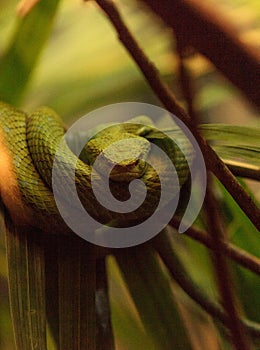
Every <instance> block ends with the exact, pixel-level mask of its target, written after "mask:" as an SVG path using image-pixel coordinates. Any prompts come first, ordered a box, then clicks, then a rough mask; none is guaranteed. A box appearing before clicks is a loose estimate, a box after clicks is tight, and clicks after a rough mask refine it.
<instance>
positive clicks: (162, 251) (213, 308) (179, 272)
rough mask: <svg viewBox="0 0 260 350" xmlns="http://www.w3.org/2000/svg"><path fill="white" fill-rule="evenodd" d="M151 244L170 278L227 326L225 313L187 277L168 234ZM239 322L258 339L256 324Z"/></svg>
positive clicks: (257, 326)
mask: <svg viewBox="0 0 260 350" xmlns="http://www.w3.org/2000/svg"><path fill="white" fill-rule="evenodd" d="M152 244H153V246H154V248H155V250H156V251H157V252H158V254H159V255H160V257H161V259H162V261H163V262H164V264H165V266H166V267H167V269H168V270H169V272H170V274H171V276H172V278H173V279H174V280H175V281H176V282H177V283H178V284H179V285H180V287H181V288H182V289H183V290H184V292H185V293H186V294H187V295H189V297H190V298H191V299H193V300H194V301H195V302H196V303H197V304H198V305H200V306H201V307H202V309H203V310H205V311H206V312H207V313H208V314H209V315H211V316H212V317H213V318H216V319H218V320H219V321H220V322H221V323H223V324H224V325H225V326H227V325H228V319H227V315H226V313H225V312H224V310H223V309H222V307H221V306H220V305H219V304H218V303H216V302H215V301H214V300H212V299H211V298H210V297H209V296H208V295H207V294H205V293H204V291H203V290H202V288H201V287H200V286H199V285H197V284H196V283H195V282H194V281H193V280H192V278H191V277H190V276H189V273H188V271H187V270H186V268H185V266H184V265H183V264H182V262H181V260H180V259H179V257H178V256H177V254H176V253H175V251H174V249H173V246H172V242H171V239H170V237H169V236H168V234H167V233H166V232H165V231H164V232H162V233H161V234H160V235H158V236H156V238H154V239H153V240H152ZM241 322H242V324H243V325H244V327H246V328H247V330H248V332H250V335H251V336H253V337H254V338H257V339H260V326H259V324H258V323H255V322H252V321H249V320H247V319H241Z"/></svg>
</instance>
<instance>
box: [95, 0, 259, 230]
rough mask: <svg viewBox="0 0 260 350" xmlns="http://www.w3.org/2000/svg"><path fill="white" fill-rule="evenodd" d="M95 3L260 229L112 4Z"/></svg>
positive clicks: (247, 201)
mask: <svg viewBox="0 0 260 350" xmlns="http://www.w3.org/2000/svg"><path fill="white" fill-rule="evenodd" d="M96 2H97V3H98V5H99V6H100V7H101V8H102V9H103V11H104V12H105V14H106V15H107V16H108V18H109V19H110V21H111V23H112V24H113V25H114V27H115V29H116V31H117V33H118V36H119V40H120V41H121V42H122V43H123V45H124V46H125V48H126V49H127V50H128V52H129V53H130V55H131V56H132V58H133V59H134V61H135V62H136V64H137V65H138V67H139V69H140V70H141V71H142V73H143V75H144V76H145V78H146V80H147V81H148V83H149V85H150V87H151V88H152V90H153V91H154V93H155V94H156V95H157V97H158V98H159V99H160V101H161V103H162V104H163V105H164V107H165V108H166V109H167V110H168V111H169V112H171V113H173V114H175V115H176V116H177V117H178V118H180V119H181V120H182V121H183V122H184V123H185V124H186V125H187V126H188V127H189V128H190V129H191V131H192V133H193V135H194V137H195V138H196V140H197V142H198V144H199V146H200V148H201V151H202V153H203V155H204V160H205V162H206V164H207V167H208V169H209V170H211V171H212V172H213V173H214V174H215V176H216V177H217V178H218V179H219V180H220V182H222V184H223V185H224V186H225V188H226V189H227V190H228V192H229V193H230V194H231V195H232V197H233V198H234V199H235V201H236V202H237V203H238V205H239V206H240V208H241V209H242V210H243V211H244V212H245V214H246V215H247V216H248V218H249V219H250V220H251V221H252V223H254V225H255V226H256V227H257V228H258V229H260V222H259V215H260V210H259V209H258V208H257V206H256V205H255V203H254V202H253V200H252V199H251V197H250V196H249V195H248V194H247V193H246V192H245V191H244V189H243V188H242V186H240V184H239V183H238V182H237V181H236V178H235V177H234V176H233V175H232V173H231V172H230V170H229V169H228V168H227V167H226V166H225V164H224V163H223V162H222V161H221V160H220V158H219V157H218V156H217V154H216V153H215V152H214V151H213V150H212V149H211V148H210V147H209V146H208V144H207V143H206V141H205V140H204V139H203V138H202V137H201V135H200V134H199V132H198V131H197V130H196V128H193V125H192V124H193V123H192V122H191V120H190V118H189V116H188V114H187V113H186V112H185V110H184V109H183V108H182V107H181V106H180V105H179V103H178V102H177V100H176V98H175V96H174V94H173V93H172V91H171V90H170V88H169V87H168V86H167V85H166V84H165V83H164V82H163V81H162V80H161V78H160V75H159V72H158V70H157V69H156V67H155V66H154V64H153V63H152V62H151V61H150V60H149V59H148V57H146V55H145V54H144V52H143V51H142V49H141V48H140V47H139V45H138V43H137V42H136V40H135V38H134V37H133V36H132V34H131V33H130V31H129V30H128V28H127V26H126V25H125V23H124V21H123V19H122V18H121V15H120V13H119V12H118V10H117V8H116V6H115V5H114V3H113V2H112V1H110V0H96Z"/></svg>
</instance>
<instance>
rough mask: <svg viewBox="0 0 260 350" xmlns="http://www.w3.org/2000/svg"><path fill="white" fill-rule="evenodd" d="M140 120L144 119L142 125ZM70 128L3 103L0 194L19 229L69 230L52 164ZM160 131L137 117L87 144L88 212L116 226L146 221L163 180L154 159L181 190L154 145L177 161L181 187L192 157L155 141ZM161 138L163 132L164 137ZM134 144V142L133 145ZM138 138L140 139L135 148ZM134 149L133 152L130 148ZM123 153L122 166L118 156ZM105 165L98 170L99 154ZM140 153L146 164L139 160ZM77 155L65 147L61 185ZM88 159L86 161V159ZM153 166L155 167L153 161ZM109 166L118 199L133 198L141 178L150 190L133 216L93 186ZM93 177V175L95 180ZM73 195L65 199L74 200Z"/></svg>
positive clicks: (45, 114) (80, 182)
mask: <svg viewBox="0 0 260 350" xmlns="http://www.w3.org/2000/svg"><path fill="white" fill-rule="evenodd" d="M140 121H142V122H143V121H145V122H144V123H143V124H145V125H143V124H140ZM65 130H66V129H65V127H64V125H63V122H62V120H61V119H60V117H59V116H58V115H57V114H56V113H55V112H54V111H52V110H51V109H50V108H47V107H42V108H39V109H38V110H36V111H35V112H33V113H32V114H30V115H28V114H26V113H25V112H23V111H20V110H18V109H16V108H14V107H12V106H10V105H8V104H5V103H2V102H0V152H1V153H0V164H1V168H0V195H1V199H2V202H3V203H4V206H5V207H6V208H7V210H8V211H9V213H10V215H11V217H12V220H13V221H14V222H15V223H16V224H17V225H18V226H27V225H29V226H34V227H38V228H39V229H41V230H43V231H46V230H48V232H55V233H57V232H63V233H64V232H67V231H69V229H68V227H67V226H66V224H65V223H64V222H63V219H62V218H61V217H60V214H59V211H58V209H57V206H56V203H55V200H54V197H53V192H52V166H53V161H54V157H55V154H56V151H57V148H58V146H59V144H60V142H61V140H62V139H63V136H64V132H65ZM153 130H155V127H154V125H153V124H152V121H151V120H150V119H149V118H148V117H142V118H141V119H140V118H139V119H138V117H137V118H136V119H135V120H134V123H133V120H132V121H131V122H130V123H121V124H115V125H112V126H110V127H107V128H105V129H104V130H102V131H100V132H98V133H97V134H96V135H95V136H94V137H93V138H92V139H90V140H89V142H88V143H87V145H86V146H85V148H84V150H83V152H82V154H81V159H82V160H81V159H76V169H75V184H76V188H77V192H78V195H79V198H80V200H81V202H82V204H83V205H84V207H85V209H86V210H87V211H88V212H89V214H90V215H91V216H92V217H93V218H95V219H97V220H98V221H100V222H102V223H104V224H108V223H109V222H117V225H118V226H119V227H122V226H124V225H128V224H129V223H131V222H133V223H136V222H141V221H143V220H145V219H146V218H147V217H149V216H150V215H151V213H152V212H153V211H154V210H155V209H156V205H157V203H158V200H159V198H160V180H159V177H158V175H157V172H156V170H158V169H156V170H155V169H154V167H152V166H150V165H149V160H150V159H153V162H156V164H158V168H159V169H160V172H161V173H162V174H163V175H164V176H166V178H167V179H168V180H167V181H168V182H169V184H171V186H173V187H174V186H176V188H177V187H178V186H179V185H178V184H175V183H174V181H173V180H172V177H171V174H170V173H169V169H168V167H167V166H166V165H165V164H164V163H163V162H162V161H161V160H160V158H159V157H158V155H157V154H156V151H154V150H153V144H157V146H159V147H160V148H161V149H162V150H163V151H164V152H166V153H167V155H168V157H169V158H170V159H171V161H172V162H173V163H174V165H175V168H176V170H177V173H178V177H179V184H180V186H182V185H183V184H184V183H185V182H186V181H187V179H188V176H189V169H188V164H187V162H186V160H185V156H187V155H186V154H185V156H184V154H183V153H182V152H181V151H180V149H179V148H178V147H177V146H176V144H175V143H174V142H173V141H171V140H169V139H168V138H167V137H165V135H163V134H162V135H161V137H158V134H157V137H156V138H154V139H153V138H152V137H151V136H149V135H152V132H153ZM159 135H160V134H159ZM120 140H127V142H130V144H129V146H128V144H127V143H124V145H125V146H124V147H123V148H122V147H121V149H117V148H115V147H114V148H113V147H112V148H111V147H108V146H111V145H113V143H114V142H116V141H120ZM129 140H130V141H129ZM133 140H134V141H136V140H137V141H138V143H137V144H138V147H137V148H136V149H134V147H133V145H134V143H133ZM130 148H131V149H130ZM117 152H119V153H120V154H121V155H122V154H124V158H125V159H124V160H122V161H120V162H117V155H116V153H117ZM100 154H101V155H102V157H103V160H104V161H103V163H101V164H103V166H101V167H100V168H97V169H96V168H95V169H94V168H93V164H94V162H95V160H96V159H97V157H98V156H99V155H100ZM140 155H141V156H142V157H143V159H145V160H140V159H139V158H140ZM75 157H76V156H75V155H74V153H73V152H72V151H71V150H70V148H69V147H68V146H67V145H66V144H64V147H63V149H62V155H61V160H60V167H61V168H60V172H61V184H62V186H66V181H67V178H68V176H70V175H69V174H71V168H72V165H73V164H74V162H75ZM83 160H84V161H83ZM153 164H154V163H153ZM106 166H114V168H113V170H112V171H111V173H110V180H109V181H110V189H111V193H112V194H113V195H114V196H115V197H116V198H117V199H119V200H121V201H124V200H127V199H128V198H129V187H128V185H129V183H130V182H131V181H132V180H133V179H141V180H142V181H143V182H144V183H145V185H146V188H147V194H146V198H145V201H144V202H143V204H142V205H141V206H140V208H138V209H136V210H134V211H133V212H131V213H116V212H113V211H111V210H108V209H107V208H105V207H104V206H102V205H101V204H99V203H98V201H97V199H96V197H95V195H94V193H93V190H92V185H91V180H93V178H94V179H95V181H97V183H99V181H100V183H102V176H103V175H104V174H103V172H105V168H106ZM91 176H92V177H91ZM69 196H70V194H69V193H68V197H67V198H64V200H69Z"/></svg>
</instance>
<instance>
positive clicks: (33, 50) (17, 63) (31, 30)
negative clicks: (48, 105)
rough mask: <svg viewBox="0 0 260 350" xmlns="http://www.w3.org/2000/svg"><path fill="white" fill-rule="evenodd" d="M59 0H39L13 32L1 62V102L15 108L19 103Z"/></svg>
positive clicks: (18, 22) (19, 20) (46, 36)
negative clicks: (10, 104)
mask: <svg viewBox="0 0 260 350" xmlns="http://www.w3.org/2000/svg"><path fill="white" fill-rule="evenodd" d="M58 3H59V0H45V1H39V2H38V3H37V4H36V5H35V6H34V8H33V9H32V10H31V11H30V12H29V14H27V15H26V16H25V17H24V18H19V19H18V20H17V25H16V30H15V33H14V36H13V38H12V40H11V42H10V45H9V47H8V49H7V51H6V52H5V53H4V55H3V56H2V58H1V61H0V77H1V78H0V99H1V100H3V101H6V102H9V103H12V104H14V105H17V103H18V102H19V101H20V99H21V97H22V95H23V93H24V92H25V87H26V86H27V83H28V82H29V78H30V76H31V73H32V71H33V69H34V67H35V65H36V63H37V59H38V57H39V55H40V53H41V51H42V48H43V47H44V44H45V42H46V40H47V38H48V36H49V33H50V30H51V28H52V24H53V20H54V16H55V13H56V10H57V7H58Z"/></svg>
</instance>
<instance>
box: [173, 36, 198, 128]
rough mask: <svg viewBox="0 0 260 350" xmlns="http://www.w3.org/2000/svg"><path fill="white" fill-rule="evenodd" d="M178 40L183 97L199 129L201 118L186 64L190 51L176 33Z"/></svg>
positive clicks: (179, 71) (192, 119)
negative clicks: (187, 54) (197, 111)
mask: <svg viewBox="0 0 260 350" xmlns="http://www.w3.org/2000/svg"><path fill="white" fill-rule="evenodd" d="M175 38H176V53H177V59H178V76H179V83H180V86H181V91H182V96H183V98H184V99H185V100H186V104H187V110H188V114H189V116H190V117H191V121H192V122H193V125H194V127H197V124H198V122H199V116H198V115H197V113H196V111H195V108H194V95H195V89H194V84H193V82H192V80H191V77H190V72H189V69H188V67H187V65H186V62H185V54H186V50H187V49H189V48H188V47H187V45H186V44H185V43H184V42H183V41H182V38H180V37H179V36H178V34H177V33H175Z"/></svg>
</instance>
